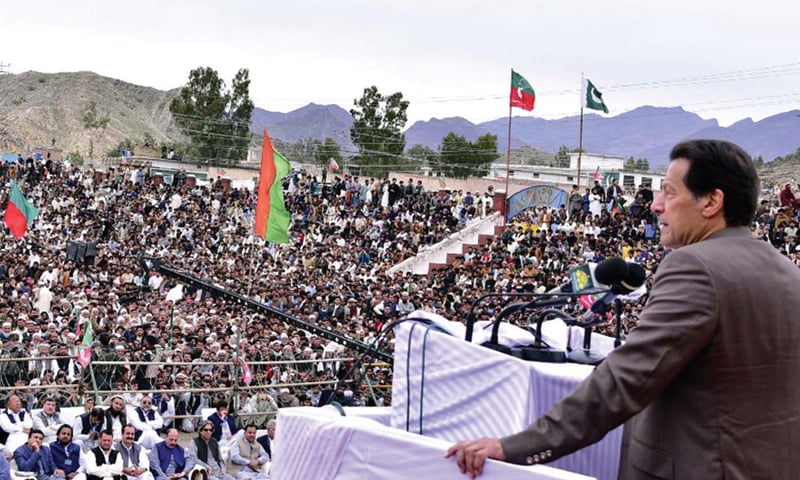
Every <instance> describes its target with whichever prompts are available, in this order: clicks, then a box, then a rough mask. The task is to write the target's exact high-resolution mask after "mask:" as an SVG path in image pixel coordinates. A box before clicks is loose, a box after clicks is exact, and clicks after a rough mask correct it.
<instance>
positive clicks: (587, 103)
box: [581, 78, 608, 113]
mask: <svg viewBox="0 0 800 480" xmlns="http://www.w3.org/2000/svg"><path fill="white" fill-rule="evenodd" d="M581 106H582V107H583V108H591V109H592V110H602V111H604V112H606V113H608V107H606V104H605V103H604V102H603V94H602V93H600V90H598V89H597V87H595V86H594V84H593V83H592V82H590V81H589V79H588V78H584V79H583V90H582V93H581Z"/></svg>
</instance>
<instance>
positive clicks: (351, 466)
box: [270, 406, 591, 480]
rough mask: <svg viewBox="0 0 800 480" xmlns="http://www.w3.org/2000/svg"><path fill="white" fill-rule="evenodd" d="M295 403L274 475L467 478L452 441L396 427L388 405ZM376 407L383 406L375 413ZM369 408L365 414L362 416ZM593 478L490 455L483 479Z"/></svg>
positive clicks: (278, 435) (281, 434)
mask: <svg viewBox="0 0 800 480" xmlns="http://www.w3.org/2000/svg"><path fill="white" fill-rule="evenodd" d="M344 411H345V416H341V414H340V413H339V411H338V410H337V409H336V408H334V407H332V406H326V407H322V408H314V407H295V408H285V409H281V410H280V411H279V412H278V424H277V428H276V430H275V441H274V443H273V447H272V451H273V456H274V461H273V462H272V467H271V469H270V480H297V479H307V478H312V479H314V480H333V479H336V480H363V479H365V478H368V479H370V480H396V479H398V478H419V479H426V478H453V479H456V478H466V477H465V476H463V475H461V474H460V473H459V472H458V467H457V466H456V462H455V459H453V458H444V453H445V452H446V451H447V449H448V448H449V447H450V445H451V443H450V442H447V441H444V440H441V439H437V438H433V437H426V436H422V435H416V434H414V433H409V432H405V431H403V430H398V429H396V428H391V427H389V426H387V425H385V424H383V423H381V418H379V417H383V420H388V418H389V413H388V408H386V409H384V408H345V409H344ZM377 411H383V412H381V413H378V414H377V415H376V412H377ZM361 413H365V414H366V416H360V414H361ZM509 478H513V479H515V480H590V478H591V477H586V476H583V475H578V474H575V473H571V472H566V471H563V470H558V469H556V468H552V467H549V466H545V465H533V466H522V465H513V464H510V463H504V462H498V461H495V460H489V461H487V462H486V465H485V466H484V469H483V475H481V480H506V479H509Z"/></svg>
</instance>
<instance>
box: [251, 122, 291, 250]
mask: <svg viewBox="0 0 800 480" xmlns="http://www.w3.org/2000/svg"><path fill="white" fill-rule="evenodd" d="M290 170H291V166H290V165H289V160H287V159H286V157H284V156H283V155H281V154H280V152H278V151H277V150H275V149H274V148H272V142H271V141H270V139H269V135H267V131H266V130H264V146H263V147H262V149H261V173H260V174H259V176H258V202H257V203H256V223H255V232H256V235H258V236H259V237H261V238H263V239H265V240H267V241H269V242H273V243H289V212H287V211H286V206H285V205H284V203H283V184H282V180H283V177H285V176H286V175H288V174H289V171H290Z"/></svg>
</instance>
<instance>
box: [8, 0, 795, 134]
mask: <svg viewBox="0 0 800 480" xmlns="http://www.w3.org/2000/svg"><path fill="white" fill-rule="evenodd" d="M2 17H3V18H4V21H3V25H2V41H0V63H4V64H9V63H10V64H11V67H10V69H9V70H10V71H11V72H12V73H21V72H24V71H28V70H35V71H40V72H48V73H51V72H65V71H81V70H89V71H93V72H96V73H99V74H101V75H106V76H109V77H113V78H118V79H121V80H125V81H127V82H131V83H135V84H139V85H147V86H152V87H155V88H158V89H162V90H166V89H170V88H176V87H180V86H182V85H183V84H185V83H186V80H187V79H188V74H189V71H190V70H191V69H193V68H196V67H198V66H210V67H213V68H215V69H216V70H217V71H218V72H219V73H220V75H221V76H222V77H223V79H225V80H226V82H228V83H230V80H231V79H232V78H233V75H234V74H235V72H236V71H237V70H238V69H239V68H248V69H250V78H251V80H252V83H251V86H250V94H251V97H252V98H253V100H254V102H255V104H256V106H258V107H261V108H264V109H266V110H272V111H281V112H286V111H290V110H293V109H295V108H298V107H301V106H303V105H305V104H307V103H309V102H315V103H323V104H328V103H336V104H338V105H341V106H342V107H343V108H345V109H347V110H349V109H350V108H351V106H352V103H353V99H354V98H356V97H360V96H361V93H362V91H363V89H364V87H367V86H370V85H376V86H377V87H378V89H379V91H381V92H382V93H385V94H389V93H393V92H395V91H401V92H403V94H404V96H405V98H406V99H407V100H409V101H410V102H411V105H410V107H409V110H408V116H409V124H408V126H410V125H411V124H412V123H413V122H414V121H416V120H429V119H430V118H432V117H435V118H445V117H453V116H461V117H464V118H467V119H468V120H470V121H473V122H476V123H477V122H481V121H486V120H492V119H496V118H500V117H505V116H507V115H508V94H509V90H510V69H511V68H514V69H515V70H516V71H517V72H519V73H520V74H522V75H523V76H524V77H525V78H526V79H527V80H528V81H529V82H530V83H531V84H532V86H533V88H534V89H535V91H536V97H537V99H536V108H535V110H534V111H533V112H531V113H528V112H525V111H523V110H517V109H515V110H514V115H532V116H538V117H543V118H548V119H554V118H561V117H565V116H571V115H576V114H578V113H579V108H580V106H579V97H578V92H579V88H580V79H581V73H582V72H583V73H585V74H586V76H587V77H588V78H589V79H591V80H592V82H593V83H594V84H595V85H596V86H597V87H598V88H599V89H600V90H601V91H602V92H603V95H604V98H605V101H606V104H607V105H608V106H609V108H610V110H611V112H610V115H612V116H613V115H618V114H620V113H623V112H625V111H628V110H631V109H633V108H636V107H637V106H641V105H656V106H682V107H683V108H685V109H686V110H689V111H692V112H696V113H697V114H699V115H700V116H702V117H703V118H716V119H718V120H719V121H720V122H721V124H723V125H730V124H731V123H733V122H735V121H738V120H741V119H743V118H748V117H750V118H752V119H754V120H760V119H762V118H764V117H767V116H770V115H772V114H775V113H778V112H783V111H787V110H792V109H796V108H800V53H798V52H797V46H798V44H800V28H798V26H797V25H798V24H797V22H798V18H799V17H800V2H797V1H794V0H793V1H789V0H785V1H777V0H761V1H752V0H747V1H744V0H726V1H714V0H706V1H703V0H671V1H644V0H594V1H577V0H572V1H568V0H550V1H536V0H521V1H516V0H512V1H502V0H499V1H494V2H491V1H486V0H457V1H456V0H452V1H451V0H441V1H439V0H425V1H420V0H399V1H398V0H394V1H383V0H362V1H358V0H315V1H304V0H295V1H287V2H278V1H267V0H263V1H243V0H228V1H220V0H215V1H211V0H197V1H188V0H182V1H180V0H162V1H153V0H140V1H137V2H117V1H113V0H104V1H99V0H71V1H60V0H59V1H55V0H52V1H51V0H48V1H36V0H30V1H26V2H22V1H17V2H11V1H5V2H3V5H2Z"/></svg>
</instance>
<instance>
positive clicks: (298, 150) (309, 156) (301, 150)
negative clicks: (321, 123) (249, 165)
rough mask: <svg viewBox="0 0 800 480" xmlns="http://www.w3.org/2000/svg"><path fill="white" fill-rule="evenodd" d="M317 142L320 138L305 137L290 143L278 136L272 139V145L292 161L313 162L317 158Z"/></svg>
mask: <svg viewBox="0 0 800 480" xmlns="http://www.w3.org/2000/svg"><path fill="white" fill-rule="evenodd" d="M315 142H319V140H314V139H313V138H304V139H302V140H298V141H296V142H294V143H288V142H284V141H282V140H280V139H277V138H276V139H273V140H272V145H273V146H274V147H275V149H276V150H278V151H279V152H281V153H283V154H284V155H285V156H286V158H288V159H289V160H290V161H291V162H292V163H306V164H313V163H314V162H315V160H316V159H315V154H316V143H315Z"/></svg>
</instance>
